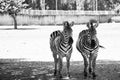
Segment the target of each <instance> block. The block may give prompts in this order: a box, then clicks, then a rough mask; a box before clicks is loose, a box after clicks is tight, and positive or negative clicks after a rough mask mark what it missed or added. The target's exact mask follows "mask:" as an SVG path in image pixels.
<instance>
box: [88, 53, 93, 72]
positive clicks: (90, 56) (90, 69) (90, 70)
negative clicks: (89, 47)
mask: <svg viewBox="0 0 120 80" xmlns="http://www.w3.org/2000/svg"><path fill="white" fill-rule="evenodd" d="M92 56H93V55H92V53H90V55H89V74H91V73H92V71H93V68H92V61H93V60H92Z"/></svg>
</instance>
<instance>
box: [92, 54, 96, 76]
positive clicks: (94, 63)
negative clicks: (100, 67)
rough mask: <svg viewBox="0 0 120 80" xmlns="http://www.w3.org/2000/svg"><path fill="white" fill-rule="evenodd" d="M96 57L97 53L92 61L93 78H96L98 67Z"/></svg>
mask: <svg viewBox="0 0 120 80" xmlns="http://www.w3.org/2000/svg"><path fill="white" fill-rule="evenodd" d="M96 58H97V54H95V55H94V56H93V61H92V67H93V72H92V76H93V78H96V76H97V75H96V73H95V68H96Z"/></svg>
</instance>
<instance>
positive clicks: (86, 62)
mask: <svg viewBox="0 0 120 80" xmlns="http://www.w3.org/2000/svg"><path fill="white" fill-rule="evenodd" d="M83 58H84V78H87V76H88V64H89V63H88V59H87V57H83Z"/></svg>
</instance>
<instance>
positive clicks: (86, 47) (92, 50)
mask: <svg viewBox="0 0 120 80" xmlns="http://www.w3.org/2000/svg"><path fill="white" fill-rule="evenodd" d="M89 36H90V34H89V30H83V31H82V32H81V33H80V34H79V38H78V40H77V46H76V47H77V49H78V50H79V51H80V52H81V53H84V54H83V55H86V56H89V55H90V54H97V52H98V49H99V41H98V38H97V37H95V38H94V40H93V42H91V43H92V44H90V42H89V40H90V39H89Z"/></svg>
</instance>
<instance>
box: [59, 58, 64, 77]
mask: <svg viewBox="0 0 120 80" xmlns="http://www.w3.org/2000/svg"><path fill="white" fill-rule="evenodd" d="M58 61H59V71H58V76H59V78H62V67H63V61H62V57H60V56H59V60H58Z"/></svg>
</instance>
